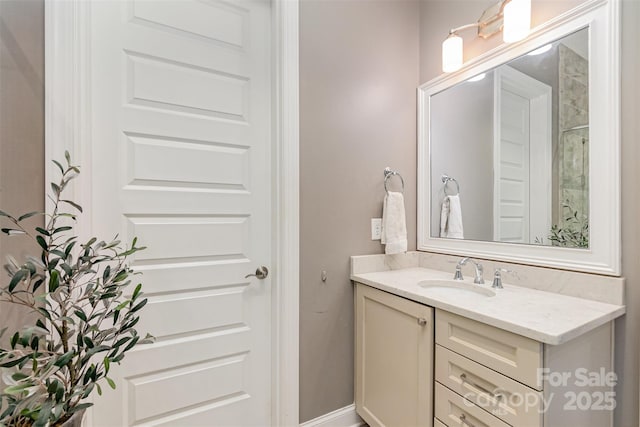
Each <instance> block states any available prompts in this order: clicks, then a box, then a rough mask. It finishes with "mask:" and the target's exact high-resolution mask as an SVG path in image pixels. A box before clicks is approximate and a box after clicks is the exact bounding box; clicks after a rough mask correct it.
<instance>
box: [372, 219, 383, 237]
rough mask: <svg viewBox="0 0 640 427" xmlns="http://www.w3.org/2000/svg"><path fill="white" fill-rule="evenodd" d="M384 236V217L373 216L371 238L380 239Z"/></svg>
mask: <svg viewBox="0 0 640 427" xmlns="http://www.w3.org/2000/svg"><path fill="white" fill-rule="evenodd" d="M381 237H382V218H371V240H380V238H381Z"/></svg>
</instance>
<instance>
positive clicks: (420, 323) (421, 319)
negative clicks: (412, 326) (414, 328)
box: [418, 317, 427, 326]
mask: <svg viewBox="0 0 640 427" xmlns="http://www.w3.org/2000/svg"><path fill="white" fill-rule="evenodd" d="M426 324H427V319H425V318H424V317H420V318H418V325H420V326H424V325H426Z"/></svg>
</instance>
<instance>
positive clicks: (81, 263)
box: [0, 152, 153, 427]
mask: <svg viewBox="0 0 640 427" xmlns="http://www.w3.org/2000/svg"><path fill="white" fill-rule="evenodd" d="M65 158H66V166H63V165H62V164H61V163H60V162H57V161H55V160H54V163H55V165H56V166H57V168H58V169H59V170H60V173H61V178H60V180H59V182H53V183H51V191H52V193H51V194H50V195H49V199H50V200H51V202H52V210H51V213H50V214H46V213H43V212H29V213H26V214H24V215H21V216H19V217H14V216H12V215H10V214H8V213H6V212H3V211H0V219H3V220H4V222H9V223H10V224H11V226H10V227H8V228H2V232H3V233H5V234H7V235H10V236H14V235H22V236H25V235H26V236H28V237H29V238H31V239H33V241H35V243H37V245H38V246H39V248H40V249H41V252H40V256H39V257H28V259H27V260H26V262H24V263H23V264H22V265H20V264H18V262H17V261H16V260H15V259H13V258H10V257H9V258H8V262H7V264H6V265H5V269H6V270H7V272H8V273H9V278H10V279H9V281H8V283H6V284H4V283H3V284H0V307H1V306H2V304H4V303H11V304H16V305H19V306H24V307H27V308H28V309H29V310H30V311H31V312H32V313H33V316H34V318H35V319H36V320H35V323H34V324H33V325H30V326H27V327H24V328H22V329H20V330H18V331H16V332H15V333H13V335H11V336H10V338H9V335H7V336H6V337H5V338H8V339H5V340H4V341H3V342H2V344H0V369H2V371H3V375H2V379H3V382H4V383H5V384H6V385H7V387H6V388H5V389H4V390H2V391H1V392H0V408H2V409H0V427H21V426H36V427H37V426H48V425H51V426H55V425H60V424H61V423H62V422H64V421H65V420H66V419H68V418H70V417H71V415H72V414H73V413H75V412H77V411H79V410H82V409H85V408H87V407H89V406H91V405H92V404H91V403H88V402H83V400H84V399H86V398H87V397H89V396H90V395H91V393H92V392H93V391H94V390H95V391H97V392H98V394H102V389H101V386H100V383H101V382H102V383H103V380H104V381H106V383H107V384H108V385H109V386H110V387H111V388H115V386H116V384H115V382H114V381H113V379H111V378H110V377H109V373H110V370H111V368H112V365H113V364H114V363H119V362H120V361H121V360H122V359H123V358H124V356H125V354H126V353H127V352H129V351H130V350H131V349H133V348H134V347H135V346H136V345H138V344H143V343H149V342H152V341H153V337H152V336H151V335H149V334H147V335H146V336H145V337H144V338H142V337H141V336H140V335H138V332H137V331H136V329H135V326H136V324H137V323H138V321H139V320H140V317H139V311H140V310H141V309H142V308H143V307H144V306H145V304H146V303H147V299H146V298H144V297H143V293H142V292H141V289H142V285H141V284H137V285H136V286H135V288H133V291H131V287H132V283H133V282H132V276H133V275H134V274H137V273H135V272H134V271H133V270H132V269H131V268H130V267H129V266H128V264H127V258H128V257H129V256H131V255H133V254H134V253H136V252H138V251H140V250H143V249H145V248H144V247H139V246H136V244H137V240H136V239H135V238H134V239H133V241H132V242H131V246H130V247H129V248H126V247H125V248H123V247H122V244H121V242H120V240H118V239H117V236H116V237H115V238H114V240H112V241H109V242H105V241H100V240H98V239H96V238H95V237H94V238H91V239H90V240H88V241H86V242H84V243H82V242H80V241H79V238H78V237H77V236H75V235H72V234H71V233H72V232H73V231H72V230H73V227H72V225H71V224H73V223H75V222H76V216H77V215H78V214H79V213H82V207H80V206H79V205H78V204H77V203H75V202H73V201H72V200H68V199H65V198H63V193H64V190H65V189H66V188H67V185H68V184H69V182H70V181H71V180H73V179H74V178H75V177H77V176H78V174H79V173H80V169H79V167H78V166H74V165H72V163H71V159H70V156H69V153H68V152H67V153H65ZM38 215H40V216H43V217H44V222H45V224H46V225H44V227H36V228H35V230H27V229H26V228H25V227H24V226H23V222H24V221H25V220H27V219H28V218H31V217H34V216H38ZM6 332H7V331H6V328H4V329H2V328H1V325H0V336H2V334H4V333H6ZM5 342H6V344H8V347H6V348H3V345H5V344H4V343H5Z"/></svg>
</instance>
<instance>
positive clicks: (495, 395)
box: [460, 372, 502, 400]
mask: <svg viewBox="0 0 640 427" xmlns="http://www.w3.org/2000/svg"><path fill="white" fill-rule="evenodd" d="M460 379H461V380H462V383H463V384H464V383H468V384H471V385H472V386H473V387H475V388H477V389H478V390H480V391H482V392H483V393H486V394H488V395H489V396H491V397H493V398H494V399H496V400H500V399H502V393H493V392H491V391H489V390H487V389H486V388H484V387H482V386H481V385H479V384H476V383H475V382H473V381H469V379H468V378H467V374H465V373H464V372H463V373H461V374H460Z"/></svg>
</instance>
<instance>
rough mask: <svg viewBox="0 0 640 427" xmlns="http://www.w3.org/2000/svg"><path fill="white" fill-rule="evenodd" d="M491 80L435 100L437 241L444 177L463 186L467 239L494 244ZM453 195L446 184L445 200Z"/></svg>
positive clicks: (433, 206)
mask: <svg viewBox="0 0 640 427" xmlns="http://www.w3.org/2000/svg"><path fill="white" fill-rule="evenodd" d="M493 78H494V74H493V72H488V73H487V75H486V77H485V78H484V79H482V80H481V81H479V82H464V83H462V84H459V85H457V86H455V87H452V88H450V89H447V90H446V91H443V92H440V93H437V94H435V95H434V96H432V97H431V140H432V141H434V142H435V143H433V144H431V159H430V161H431V236H433V237H439V236H440V209H441V206H442V201H443V200H444V185H443V184H442V179H441V176H442V174H443V173H447V174H448V175H449V176H451V177H453V178H455V179H456V180H457V181H458V184H459V185H460V205H461V207H462V224H463V227H464V238H465V239H471V240H489V241H491V240H493ZM471 100H472V101H471ZM451 112H455V114H451ZM455 189H456V186H455V184H454V183H450V184H448V185H447V194H453V192H455ZM426 197H429V196H428V195H426Z"/></svg>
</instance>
